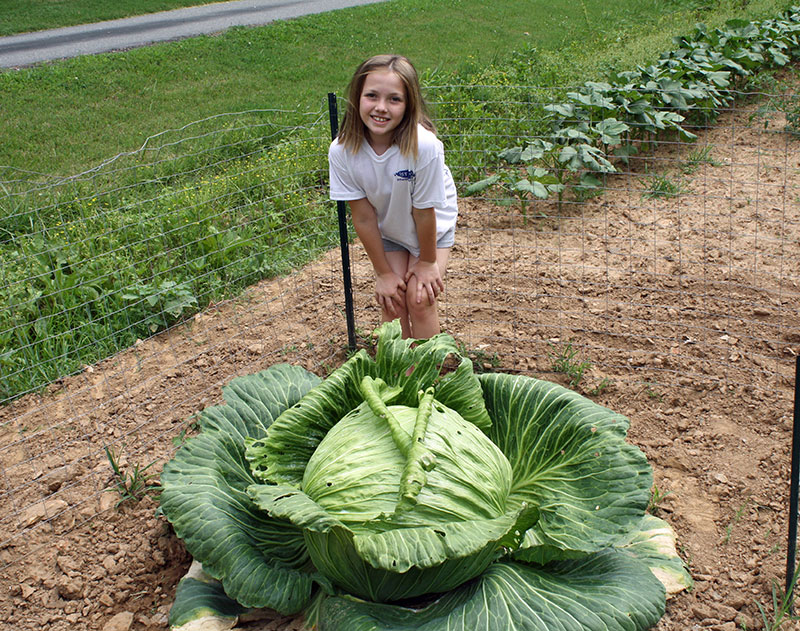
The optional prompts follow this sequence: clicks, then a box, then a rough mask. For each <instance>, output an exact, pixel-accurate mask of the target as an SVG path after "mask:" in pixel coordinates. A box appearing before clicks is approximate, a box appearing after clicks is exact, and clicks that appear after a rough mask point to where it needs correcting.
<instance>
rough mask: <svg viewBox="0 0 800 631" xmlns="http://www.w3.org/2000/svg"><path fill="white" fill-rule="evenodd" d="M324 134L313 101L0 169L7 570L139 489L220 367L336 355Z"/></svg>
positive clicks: (0, 426)
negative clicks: (79, 168)
mask: <svg viewBox="0 0 800 631" xmlns="http://www.w3.org/2000/svg"><path fill="white" fill-rule="evenodd" d="M329 142H330V128H329V121H328V118H327V110H326V109H323V108H321V109H320V111H318V112H310V113H297V112H288V113H287V112H283V113H282V112H269V111H264V112H261V111H259V112H242V113H237V114H226V115H224V116H218V117H213V118H211V119H207V120H203V121H198V122H196V123H192V124H191V125H187V126H186V127H184V128H182V129H179V130H172V131H169V132H165V133H163V134H159V135H157V136H154V137H152V138H149V139H148V140H147V142H146V143H145V144H144V145H143V146H142V147H141V148H140V149H139V150H137V151H135V152H131V153H129V154H123V155H119V156H116V157H115V158H113V159H112V160H109V161H108V162H106V163H104V164H103V165H100V166H99V167H97V168H96V169H93V170H91V171H88V172H86V173H82V174H80V175H77V176H75V177H70V178H64V179H57V180H56V179H54V180H51V181H44V182H41V181H31V180H29V179H23V178H19V179H17V180H15V181H12V180H13V178H9V179H8V181H7V182H6V183H5V184H4V189H3V190H4V195H3V197H2V198H0V207H2V209H3V210H2V219H1V220H0V223H1V224H2V226H1V227H0V235H2V237H1V238H0V241H1V242H0V259H2V262H1V263H0V270H1V271H0V277H1V278H0V292H2V303H3V304H4V305H5V308H4V309H3V310H2V314H0V369H1V370H2V385H0V399H2V407H0V498H1V501H2V506H3V507H4V510H3V511H2V512H3V515H2V517H0V533H2V535H0V539H1V541H0V551H2V552H1V553H2V565H6V564H8V563H14V562H18V561H19V560H20V559H22V558H25V556H26V555H27V554H30V553H31V552H33V551H35V550H36V545H35V544H37V543H38V545H39V546H42V545H46V544H45V542H47V541H48V539H49V537H56V538H58V537H59V536H61V535H63V534H64V533H67V532H69V531H70V530H72V529H73V528H75V527H76V525H80V524H82V523H84V522H86V521H87V520H89V519H91V518H92V517H94V516H96V515H97V514H98V513H101V512H103V511H104V510H106V509H108V508H109V506H112V507H113V505H114V504H115V503H116V502H117V501H119V500H120V499H121V498H122V499H124V498H125V497H128V496H132V495H141V494H144V493H146V492H149V491H152V488H151V486H152V485H153V484H154V483H155V481H157V477H158V474H157V471H156V467H153V465H154V464H155V463H156V462H157V461H163V460H164V459H165V457H168V455H169V454H170V453H171V452H173V451H174V450H175V448H176V446H177V445H179V444H180V443H181V442H182V441H183V440H184V438H185V437H186V436H187V435H189V434H191V433H192V428H193V422H194V420H193V415H194V414H195V413H196V412H198V411H199V410H201V409H202V408H203V407H205V406H206V405H209V404H211V403H213V402H215V401H216V400H218V399H219V397H220V394H219V393H220V388H221V386H223V385H224V384H225V383H227V382H228V381H230V379H231V378H232V377H234V376H236V375H237V374H242V373H243V372H244V373H247V372H255V371H258V370H260V369H262V368H265V367H267V366H269V365H271V364H274V363H279V362H283V361H289V362H292V363H301V364H303V365H305V366H306V367H307V368H308V369H310V370H317V371H322V372H324V371H325V370H326V365H330V364H331V362H333V361H334V357H336V358H337V361H338V360H340V359H341V354H342V353H343V344H341V340H342V339H343V335H344V334H343V331H344V319H343V317H342V315H341V313H342V308H343V307H342V306H341V305H342V304H343V300H342V293H341V262H340V260H339V259H337V257H336V256H334V252H333V249H335V248H336V247H337V244H338V236H337V233H336V212H335V209H334V208H333V206H332V205H331V203H330V202H328V201H327V191H326V181H327V158H326V152H327V145H328V143H329ZM319 340H323V341H319ZM159 468H160V467H159ZM108 488H112V489H115V490H116V491H117V492H115V493H113V494H105V495H104V494H103V491H104V490H105V489H108ZM120 492H121V493H122V495H121V496H120V494H119V493H120ZM112 498H113V501H112ZM108 502H110V504H109V503H108Z"/></svg>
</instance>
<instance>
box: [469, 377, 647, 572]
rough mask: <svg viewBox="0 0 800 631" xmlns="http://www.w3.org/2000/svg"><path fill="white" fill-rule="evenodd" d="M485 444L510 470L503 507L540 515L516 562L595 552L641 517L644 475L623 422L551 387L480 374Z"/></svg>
mask: <svg viewBox="0 0 800 631" xmlns="http://www.w3.org/2000/svg"><path fill="white" fill-rule="evenodd" d="M479 380H480V382H481V385H482V386H483V391H484V397H485V401H486V407H487V410H488V412H489V415H490V416H491V418H492V427H491V429H490V431H489V436H490V438H491V439H492V440H493V441H494V443H495V444H496V445H497V446H498V447H500V449H501V450H502V451H503V453H505V455H506V457H507V458H508V460H509V462H510V463H511V467H512V469H513V483H512V490H511V494H510V496H509V506H513V505H514V503H519V504H522V503H527V504H530V505H533V506H537V507H538V508H539V511H540V519H539V521H538V523H537V524H536V525H535V526H534V527H533V528H531V529H530V530H528V532H527V533H526V535H525V540H524V542H523V544H522V546H521V547H522V548H523V549H522V550H520V551H519V552H518V553H516V555H517V558H519V559H522V560H526V561H534V562H539V563H541V562H545V561H547V560H549V559H551V558H562V559H563V558H570V557H575V556H578V554H577V553H588V552H595V551H598V550H602V549H604V548H606V547H608V546H610V545H612V544H613V543H614V542H615V541H616V540H617V539H618V538H619V537H620V536H622V535H624V534H625V533H627V532H629V531H630V530H631V529H633V528H635V526H636V525H637V524H638V522H639V520H640V519H641V517H642V515H643V514H644V511H645V508H646V507H647V502H648V499H649V495H650V488H651V486H652V470H651V469H650V465H649V464H648V462H647V459H646V458H645V456H644V454H643V453H642V452H641V451H640V450H639V449H638V448H636V447H635V446H633V445H630V444H629V443H627V442H625V436H626V432H627V429H628V425H629V424H628V420H627V419H626V418H625V417H623V416H621V415H619V414H616V413H615V412H612V411H611V410H608V409H607V408H604V407H602V406H600V405H597V404H595V403H594V402H592V401H590V400H588V399H586V398H585V397H582V396H581V395H579V394H577V393H575V392H573V391H571V390H568V389H567V388H563V387H561V386H559V385H557V384H553V383H550V382H547V381H540V380H537V379H533V378H530V377H524V376H518V375H507V374H485V375H480V376H479Z"/></svg>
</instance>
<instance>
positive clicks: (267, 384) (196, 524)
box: [161, 365, 319, 614]
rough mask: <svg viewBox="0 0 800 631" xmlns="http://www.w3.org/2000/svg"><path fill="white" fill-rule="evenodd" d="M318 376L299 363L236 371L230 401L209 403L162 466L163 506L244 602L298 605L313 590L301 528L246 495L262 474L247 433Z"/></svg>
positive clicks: (263, 426) (260, 431)
mask: <svg viewBox="0 0 800 631" xmlns="http://www.w3.org/2000/svg"><path fill="white" fill-rule="evenodd" d="M318 383H319V378H318V377H316V376H315V375H313V374H311V373H309V372H307V371H306V370H303V369H302V368H297V367H292V366H285V365H282V366H274V367H272V368H270V369H269V370H267V371H263V372H261V373H258V374H255V375H248V376H247V377H239V378H237V379H234V380H233V381H232V382H231V383H230V384H229V385H228V386H227V387H225V388H224V389H223V396H224V399H225V405H219V406H214V407H212V408H208V409H206V410H204V411H203V412H202V413H201V415H200V418H199V420H198V426H199V428H200V430H201V433H200V435H198V436H196V437H194V438H191V439H190V440H189V441H187V443H186V444H185V445H184V446H183V447H182V448H181V449H180V450H179V451H178V453H177V454H176V455H175V457H174V458H173V459H172V460H170V461H169V462H168V463H167V464H166V465H165V466H164V470H163V472H162V474H161V485H162V487H163V492H162V494H161V510H162V511H163V512H164V514H165V515H166V516H167V518H168V519H169V520H170V522H171V523H172V525H173V527H174V529H175V533H176V534H177V535H178V536H179V537H180V538H181V539H183V541H184V543H185V544H186V548H187V549H188V550H189V552H190V553H191V554H192V556H193V557H194V558H195V559H197V560H198V561H200V562H201V563H202V565H203V570H204V571H205V572H206V573H208V574H209V575H210V576H213V577H214V578H217V579H219V580H220V581H221V582H222V584H223V585H224V587H225V591H226V592H227V593H228V595H229V596H231V597H232V598H234V599H235V600H237V601H238V602H239V603H241V604H242V605H244V606H245V607H269V608H271V609H275V610H277V611H280V612H283V613H287V614H288V613H295V612H298V611H300V610H301V609H302V608H303V607H305V606H306V604H307V602H308V600H309V599H310V598H311V590H312V586H313V575H312V573H311V571H309V568H308V567H307V565H308V554H307V551H306V548H305V544H304V543H303V534H302V531H301V530H299V529H298V528H296V527H295V526H293V525H292V524H290V523H288V522H283V521H278V520H275V519H271V518H270V517H269V515H267V514H266V513H264V512H263V511H260V510H259V509H258V508H257V507H256V506H255V504H253V502H252V501H251V500H250V498H249V497H248V495H247V488H248V487H249V486H250V485H252V484H254V483H255V482H256V480H255V478H254V477H253V475H252V473H251V472H250V467H249V464H248V462H247V460H246V459H245V455H244V452H245V444H244V443H245V437H247V436H252V437H261V436H264V435H265V433H266V430H267V428H268V427H269V426H270V424H271V423H272V422H273V420H274V419H275V418H277V416H278V415H280V414H281V413H282V412H283V411H284V410H286V409H287V408H289V407H290V406H292V405H294V404H295V403H296V402H297V401H298V400H299V399H300V398H301V397H302V396H303V395H304V394H306V393H307V392H308V391H309V390H310V389H311V388H313V387H314V386H315V385H317V384H318Z"/></svg>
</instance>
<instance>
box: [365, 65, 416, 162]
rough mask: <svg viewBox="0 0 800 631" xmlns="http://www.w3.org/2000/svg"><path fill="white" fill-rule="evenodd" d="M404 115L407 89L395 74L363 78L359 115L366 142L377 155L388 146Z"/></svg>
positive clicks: (381, 72) (386, 72)
mask: <svg viewBox="0 0 800 631" xmlns="http://www.w3.org/2000/svg"><path fill="white" fill-rule="evenodd" d="M405 112H406V88H405V85H404V84H403V81H402V80H401V79H400V77H399V75H398V74H397V73H395V72H393V71H391V70H376V71H374V72H370V73H369V74H368V75H367V76H366V77H365V78H364V87H363V88H362V89H361V98H360V99H359V104H358V113H359V116H360V117H361V121H362V122H363V123H364V126H365V127H366V132H367V133H366V136H367V142H369V144H370V146H371V147H372V148H373V149H374V150H375V151H376V152H377V153H383V152H384V151H386V149H388V148H389V147H390V146H391V144H392V141H393V138H394V130H395V129H396V128H397V126H398V125H399V124H400V123H401V122H402V121H403V116H404V115H405Z"/></svg>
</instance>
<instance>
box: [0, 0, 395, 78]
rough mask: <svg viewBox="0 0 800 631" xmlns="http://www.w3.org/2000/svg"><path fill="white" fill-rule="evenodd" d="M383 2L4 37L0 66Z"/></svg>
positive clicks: (296, 5) (199, 15) (191, 15)
mask: <svg viewBox="0 0 800 631" xmlns="http://www.w3.org/2000/svg"><path fill="white" fill-rule="evenodd" d="M380 1H382V0H294V1H292V0H236V1H234V2H217V3H214V4H207V5H203V6H199V7H189V8H186V9H176V10H174V11H165V12H163V13H151V14H149V15H140V16H137V17H133V18H125V19H121V20H111V21H108V22H98V23H96V24H86V25H83V26H69V27H66V28H58V29H52V30H49V31H39V32H36V33H25V34H22V35H10V36H7V37H0V67H3V68H13V67H20V66H30V65H32V64H36V63H39V62H42V61H50V60H54V59H64V58H66V57H76V56H78V55H91V54H95V53H106V52H109V51H113V50H125V49H128V48H136V47H139V46H146V45H147V44H152V43H154V42H165V41H174V40H177V39H183V38H185V37H193V36H195V35H204V34H208V33H218V32H220V31H224V30H225V29H227V28H230V27H231V26H257V25H261V24H267V23H269V22H272V21H273V20H284V19H288V18H293V17H298V16H300V15H307V14H310V13H324V12H325V11H332V10H334V9H343V8H345V7H352V6H356V5H361V4H372V3H375V2H380Z"/></svg>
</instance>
